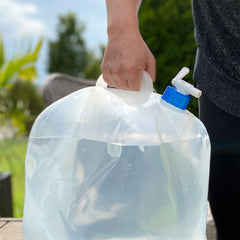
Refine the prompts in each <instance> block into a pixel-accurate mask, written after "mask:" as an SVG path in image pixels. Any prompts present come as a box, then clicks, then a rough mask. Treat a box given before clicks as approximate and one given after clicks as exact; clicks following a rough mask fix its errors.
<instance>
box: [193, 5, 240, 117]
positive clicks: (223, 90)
mask: <svg viewBox="0 0 240 240" xmlns="http://www.w3.org/2000/svg"><path fill="white" fill-rule="evenodd" d="M192 4H193V16H194V23H195V37H196V41H197V45H198V51H197V57H196V64H195V69H194V79H195V81H196V82H197V84H198V87H199V88H200V89H201V90H202V91H203V92H204V93H205V95H206V96H207V97H208V98H209V99H210V100H211V101H212V102H213V103H215V104H216V105H217V106H218V107H220V108H221V109H222V110H224V111H226V112H228V113H230V114H232V115H235V116H238V117H240V0H193V1H192Z"/></svg>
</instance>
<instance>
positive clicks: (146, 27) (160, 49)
mask: <svg viewBox="0 0 240 240" xmlns="http://www.w3.org/2000/svg"><path fill="white" fill-rule="evenodd" d="M139 26H140V31H141V34H142V36H143V39H144V40H145V42H146V43H147V45H148V46H149V48H150V49H151V51H152V53H153V55H154V56H155V58H156V67H157V70H156V81H155V83H154V87H155V89H156V90H157V92H159V93H163V91H164V89H165V88H166V87H167V85H170V84H171V83H170V81H171V79H172V78H173V77H174V76H175V75H176V74H177V72H178V71H179V70H180V69H181V68H182V67H183V66H186V67H189V68H190V69H191V70H192V69H193V67H194V62H195V54H196V43H195V40H194V26H193V20H192V10H191V1H179V0H147V1H143V2H142V6H141V8H140V11H139ZM185 79H186V80H187V81H188V82H190V83H193V80H192V72H191V74H189V75H188V77H186V78H185ZM188 109H189V110H190V111H192V112H193V113H194V114H196V115H197V100H196V99H193V100H191V102H190V105H189V108H188Z"/></svg>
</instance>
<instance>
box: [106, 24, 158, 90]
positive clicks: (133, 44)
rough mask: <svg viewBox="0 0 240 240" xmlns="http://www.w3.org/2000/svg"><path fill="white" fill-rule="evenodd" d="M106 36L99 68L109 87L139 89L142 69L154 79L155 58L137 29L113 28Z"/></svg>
mask: <svg viewBox="0 0 240 240" xmlns="http://www.w3.org/2000/svg"><path fill="white" fill-rule="evenodd" d="M108 36H109V38H108V44H107V47H106V50H105V53H104V58H103V62H102V66H101V70H102V74H103V78H104V80H105V82H106V83H107V84H108V85H109V86H110V87H116V88H120V89H126V90H135V91H136V90H137V91H138V90H140V83H141V72H142V71H143V70H145V71H147V72H148V73H149V75H150V76H151V78H152V80H153V81H154V80H155V71H156V67H155V59H154V57H153V55H152V53H151V51H150V50H149V49H148V47H147V45H146V43H145V42H144V40H143V39H142V37H141V35H140V33H139V31H138V29H136V28H132V29H131V28H127V29H124V28H123V29H122V30H119V29H116V30H115V29H113V30H112V31H111V32H110V33H109V34H108Z"/></svg>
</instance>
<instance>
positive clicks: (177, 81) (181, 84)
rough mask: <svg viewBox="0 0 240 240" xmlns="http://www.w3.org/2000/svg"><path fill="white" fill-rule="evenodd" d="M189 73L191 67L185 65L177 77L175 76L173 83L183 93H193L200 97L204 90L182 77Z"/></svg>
mask: <svg viewBox="0 0 240 240" xmlns="http://www.w3.org/2000/svg"><path fill="white" fill-rule="evenodd" d="M188 73H189V69H188V68H187V67H183V68H182V69H181V70H180V71H179V73H178V74H177V75H176V76H175V78H173V80H172V85H173V86H174V87H176V89H177V90H178V91H179V92H180V93H182V94H185V95H192V96H194V97H196V98H199V97H200V96H201V95H202V91H201V90H199V89H197V88H195V87H194V86H193V85H192V84H190V83H188V82H186V81H184V80H182V78H184V77H185V76H186V75H187V74H188Z"/></svg>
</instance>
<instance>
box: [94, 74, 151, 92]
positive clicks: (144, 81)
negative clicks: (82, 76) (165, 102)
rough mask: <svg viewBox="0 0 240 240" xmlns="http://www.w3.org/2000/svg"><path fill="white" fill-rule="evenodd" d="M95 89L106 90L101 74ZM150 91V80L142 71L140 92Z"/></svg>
mask: <svg viewBox="0 0 240 240" xmlns="http://www.w3.org/2000/svg"><path fill="white" fill-rule="evenodd" d="M96 87H103V88H107V83H106V82H105V81H104V79H103V76H102V74H101V75H100V76H99V78H98V80H97V82H96ZM123 91H124V90H123ZM152 91H153V83H152V79H151V77H150V75H149V74H148V73H147V72H146V71H142V76H141V88H140V92H152Z"/></svg>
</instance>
